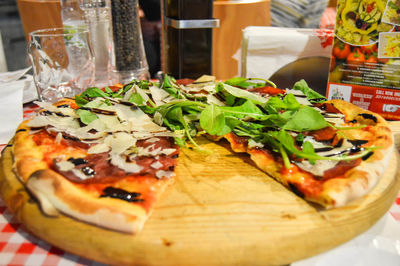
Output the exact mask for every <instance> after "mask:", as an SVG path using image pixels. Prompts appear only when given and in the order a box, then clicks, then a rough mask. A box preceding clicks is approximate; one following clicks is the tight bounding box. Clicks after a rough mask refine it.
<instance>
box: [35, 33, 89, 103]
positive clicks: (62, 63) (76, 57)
mask: <svg viewBox="0 0 400 266" xmlns="http://www.w3.org/2000/svg"><path fill="white" fill-rule="evenodd" d="M28 53H29V58H30V61H31V63H32V67H33V72H34V75H33V77H34V81H35V85H36V89H37V92H38V96H39V99H40V100H42V101H49V102H55V101H57V100H60V99H62V98H64V97H73V96H75V95H76V94H79V93H81V92H82V91H83V90H84V89H85V88H87V87H90V86H92V85H93V82H94V73H95V67H94V57H93V54H92V50H91V47H90V42H89V32H88V30H87V29H86V28H84V27H67V28H52V29H44V30H37V31H33V32H31V33H30V34H29V46H28Z"/></svg>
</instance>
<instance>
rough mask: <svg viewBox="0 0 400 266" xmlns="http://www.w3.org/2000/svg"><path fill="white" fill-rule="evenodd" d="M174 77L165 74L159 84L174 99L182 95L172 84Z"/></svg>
mask: <svg viewBox="0 0 400 266" xmlns="http://www.w3.org/2000/svg"><path fill="white" fill-rule="evenodd" d="M174 81H175V80H174V78H172V77H170V76H168V75H167V74H165V76H164V80H163V83H162V84H161V89H163V90H165V91H166V92H168V93H169V94H170V95H171V96H173V97H174V98H176V99H182V98H184V97H182V95H181V94H180V93H179V90H178V89H177V88H176V87H175V86H174V84H175V82H174Z"/></svg>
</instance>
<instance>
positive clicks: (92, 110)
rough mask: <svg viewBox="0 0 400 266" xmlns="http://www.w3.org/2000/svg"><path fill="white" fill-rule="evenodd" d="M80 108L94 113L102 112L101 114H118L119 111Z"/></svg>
mask: <svg viewBox="0 0 400 266" xmlns="http://www.w3.org/2000/svg"><path fill="white" fill-rule="evenodd" d="M79 109H82V110H87V111H91V112H93V113H96V114H101V115H117V113H116V112H114V111H108V110H103V109H99V108H88V107H81V108H79Z"/></svg>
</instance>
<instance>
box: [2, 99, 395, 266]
mask: <svg viewBox="0 0 400 266" xmlns="http://www.w3.org/2000/svg"><path fill="white" fill-rule="evenodd" d="M36 110H37V107H36V106H35V105H28V106H25V108H24V119H26V118H29V117H30V116H32V115H34V114H35V111H36ZM4 146H5V145H0V150H1V149H2V148H4ZM389 213H390V214H391V215H392V216H393V217H394V218H395V220H396V221H398V222H399V226H400V194H399V195H398V197H397V200H396V202H395V203H394V204H393V206H392V207H391V208H390V210H389ZM0 265H60V266H61V265H74V266H76V265H103V264H100V263H97V262H94V261H91V260H87V259H85V258H82V257H79V256H76V255H73V254H70V253H68V252H64V251H62V250H60V249H58V248H57V247H54V246H52V245H50V244H48V243H46V242H44V241H42V240H40V239H38V238H36V237H34V236H32V235H31V234H30V233H28V232H27V231H26V230H25V229H24V227H23V225H21V223H19V222H18V221H17V219H16V217H15V216H14V215H13V214H12V213H11V212H10V211H9V210H8V209H7V207H6V206H5V203H4V201H3V200H2V199H1V198H0Z"/></svg>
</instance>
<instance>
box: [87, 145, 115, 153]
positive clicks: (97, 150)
mask: <svg viewBox="0 0 400 266" xmlns="http://www.w3.org/2000/svg"><path fill="white" fill-rule="evenodd" d="M109 150H110V146H108V145H107V144H105V143H99V144H96V145H94V146H92V147H90V148H89V150H88V153H89V154H95V153H103V152H108V151H109Z"/></svg>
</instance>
